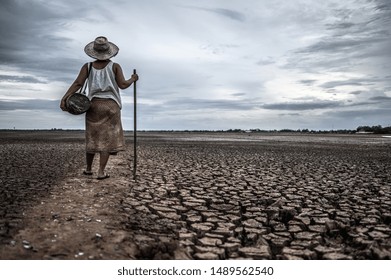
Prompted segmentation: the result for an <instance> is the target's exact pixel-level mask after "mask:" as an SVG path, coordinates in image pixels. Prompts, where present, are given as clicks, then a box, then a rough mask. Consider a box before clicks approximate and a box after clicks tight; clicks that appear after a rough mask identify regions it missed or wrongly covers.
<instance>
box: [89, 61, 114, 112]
mask: <svg viewBox="0 0 391 280" xmlns="http://www.w3.org/2000/svg"><path fill="white" fill-rule="evenodd" d="M113 64H114V63H113V62H112V61H110V62H109V63H108V64H107V65H106V67H105V68H103V69H95V68H94V67H93V66H92V64H91V70H90V76H89V78H88V89H89V90H88V98H89V99H90V100H92V99H93V98H94V97H98V98H109V99H113V100H114V101H115V102H117V104H118V106H119V107H120V108H122V102H121V95H120V93H119V88H118V85H117V82H116V80H115V74H114V72H113Z"/></svg>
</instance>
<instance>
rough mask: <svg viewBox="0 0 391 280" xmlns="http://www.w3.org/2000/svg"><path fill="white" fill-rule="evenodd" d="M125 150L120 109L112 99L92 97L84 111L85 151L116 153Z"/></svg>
mask: <svg viewBox="0 0 391 280" xmlns="http://www.w3.org/2000/svg"><path fill="white" fill-rule="evenodd" d="M123 150H125V138H124V132H123V129H122V123H121V109H120V108H119V106H118V104H117V103H116V102H115V101H114V100H112V99H103V98H93V99H92V100H91V107H90V109H89V110H88V111H87V113H86V152H87V153H91V154H93V153H99V152H108V153H116V152H119V151H123Z"/></svg>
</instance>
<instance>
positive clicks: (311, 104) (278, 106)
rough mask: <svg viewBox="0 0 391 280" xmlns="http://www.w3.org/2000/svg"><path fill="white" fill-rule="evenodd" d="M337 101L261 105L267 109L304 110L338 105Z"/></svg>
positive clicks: (339, 104)
mask: <svg viewBox="0 0 391 280" xmlns="http://www.w3.org/2000/svg"><path fill="white" fill-rule="evenodd" d="M341 105H342V103H340V102H338V101H313V102H294V103H293V102H285V103H284V102H283V103H271V104H264V105H262V106H261V107H262V108H264V109H269V110H287V111H304V110H316V109H327V108H336V107H340V106H341Z"/></svg>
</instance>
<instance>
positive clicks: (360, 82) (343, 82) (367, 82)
mask: <svg viewBox="0 0 391 280" xmlns="http://www.w3.org/2000/svg"><path fill="white" fill-rule="evenodd" d="M373 82H374V79H348V80H340V81H331V82H326V83H323V84H321V85H320V87H322V88H335V87H340V86H364V85H373Z"/></svg>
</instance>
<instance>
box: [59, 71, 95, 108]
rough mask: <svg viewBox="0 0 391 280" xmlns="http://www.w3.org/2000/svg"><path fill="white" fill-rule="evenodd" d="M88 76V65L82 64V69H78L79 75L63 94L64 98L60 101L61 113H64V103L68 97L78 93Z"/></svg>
mask: <svg viewBox="0 0 391 280" xmlns="http://www.w3.org/2000/svg"><path fill="white" fill-rule="evenodd" d="M87 76H88V63H86V64H84V65H83V67H82V68H81V69H80V72H79V75H78V76H77V78H76V80H75V81H74V82H73V83H72V85H71V86H70V87H69V89H68V90H67V92H66V93H65V94H64V96H63V97H62V99H61V103H60V108H61V109H62V110H63V111H66V110H67V108H66V104H65V101H66V100H67V98H68V97H70V96H71V95H73V94H74V93H75V92H76V91H78V90H79V89H80V88H81V87H82V86H83V85H84V82H85V80H86V79H87Z"/></svg>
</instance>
